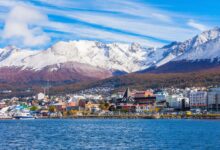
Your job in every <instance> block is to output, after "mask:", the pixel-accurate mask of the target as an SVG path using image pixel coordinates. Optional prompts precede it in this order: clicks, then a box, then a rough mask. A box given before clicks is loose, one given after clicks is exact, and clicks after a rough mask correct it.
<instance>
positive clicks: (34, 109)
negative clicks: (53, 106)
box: [30, 106, 38, 111]
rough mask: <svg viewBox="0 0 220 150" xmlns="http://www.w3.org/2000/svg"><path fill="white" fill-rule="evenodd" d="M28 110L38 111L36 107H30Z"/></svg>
mask: <svg viewBox="0 0 220 150" xmlns="http://www.w3.org/2000/svg"><path fill="white" fill-rule="evenodd" d="M30 110H31V111H36V110H38V107H37V106H32V107H31V108H30Z"/></svg>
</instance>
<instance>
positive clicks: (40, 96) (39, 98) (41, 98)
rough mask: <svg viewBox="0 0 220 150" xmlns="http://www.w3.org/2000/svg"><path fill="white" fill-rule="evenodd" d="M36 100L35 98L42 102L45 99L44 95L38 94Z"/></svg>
mask: <svg viewBox="0 0 220 150" xmlns="http://www.w3.org/2000/svg"><path fill="white" fill-rule="evenodd" d="M36 98H37V100H43V99H44V98H45V94H44V93H38V94H37V96H36Z"/></svg>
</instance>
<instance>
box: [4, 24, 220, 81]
mask: <svg viewBox="0 0 220 150" xmlns="http://www.w3.org/2000/svg"><path fill="white" fill-rule="evenodd" d="M219 57H220V29H219V28H214V29H212V30H209V31H205V32H203V33H201V34H200V35H197V36H195V37H193V38H192V39H189V40H186V41H184V42H173V43H171V44H169V45H166V46H164V47H162V48H144V47H142V46H140V45H139V44H137V43H133V44H123V43H110V44H105V43H101V42H97V41H85V40H79V41H69V42H58V43H56V44H55V45H53V46H52V47H50V48H48V49H46V50H41V51H36V50H35V51H34V50H29V49H19V48H16V47H13V46H9V47H6V48H2V49H0V81H7V80H13V81H17V80H20V78H21V77H22V80H25V81H33V80H34V82H37V81H42V80H51V79H53V80H54V81H57V80H62V81H82V80H84V79H86V80H90V79H104V78H107V77H111V76H113V75H115V73H116V72H117V74H118V73H119V74H120V73H131V72H136V71H140V70H143V71H141V72H145V71H148V70H151V71H152V68H154V69H153V70H162V71H160V72H167V71H168V72H169V71H171V72H175V71H178V70H181V71H186V70H187V69H188V70H189V71H191V70H193V69H195V68H197V69H199V68H201V67H204V66H206V68H208V67H210V66H212V67H213V66H216V65H219V61H218V60H219ZM201 62H202V64H203V65H201ZM195 66H196V67H195Z"/></svg>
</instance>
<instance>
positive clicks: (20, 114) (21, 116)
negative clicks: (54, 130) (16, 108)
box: [13, 112, 36, 120]
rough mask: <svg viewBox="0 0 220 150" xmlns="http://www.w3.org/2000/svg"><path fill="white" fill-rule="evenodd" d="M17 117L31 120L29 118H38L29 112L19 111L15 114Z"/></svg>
mask: <svg viewBox="0 0 220 150" xmlns="http://www.w3.org/2000/svg"><path fill="white" fill-rule="evenodd" d="M13 117H14V118H15V119H20V120H29V119H36V118H35V117H34V116H32V115H31V114H30V113H29V112H19V113H16V114H14V116H13Z"/></svg>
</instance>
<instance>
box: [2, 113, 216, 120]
mask: <svg viewBox="0 0 220 150" xmlns="http://www.w3.org/2000/svg"><path fill="white" fill-rule="evenodd" d="M36 119H194V120H220V114H215V115H213V114H208V115H182V116H181V115H113V116H105V115H102V116H98V115H87V116H64V117H38V118H36ZM0 120H19V119H15V118H0ZM26 120H28V119H26ZM33 120H34V119H33Z"/></svg>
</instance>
